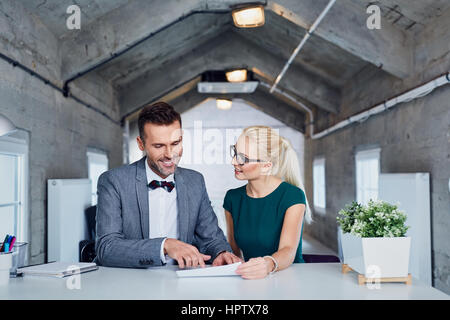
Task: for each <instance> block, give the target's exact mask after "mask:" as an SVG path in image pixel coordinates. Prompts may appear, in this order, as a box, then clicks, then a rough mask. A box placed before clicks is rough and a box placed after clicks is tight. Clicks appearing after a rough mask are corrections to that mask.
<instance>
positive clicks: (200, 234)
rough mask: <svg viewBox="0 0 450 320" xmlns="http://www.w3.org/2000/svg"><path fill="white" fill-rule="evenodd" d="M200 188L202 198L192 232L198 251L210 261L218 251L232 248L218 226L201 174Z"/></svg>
mask: <svg viewBox="0 0 450 320" xmlns="http://www.w3.org/2000/svg"><path fill="white" fill-rule="evenodd" d="M201 190H202V199H201V204H200V209H199V210H200V211H199V215H198V219H197V225H196V228H195V233H194V244H195V245H196V246H197V248H198V249H199V251H200V252H202V253H204V254H207V255H210V256H211V261H212V260H214V259H215V258H216V257H217V255H218V254H219V253H220V252H222V251H229V252H232V250H231V247H230V245H229V243H228V242H227V240H226V238H225V235H224V234H223V231H222V229H220V227H219V224H218V221H217V217H216V213H215V212H214V210H213V208H212V206H211V201H210V200H209V197H208V193H207V191H206V187H205V180H204V179H203V176H201Z"/></svg>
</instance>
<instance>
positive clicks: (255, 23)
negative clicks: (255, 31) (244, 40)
mask: <svg viewBox="0 0 450 320" xmlns="http://www.w3.org/2000/svg"><path fill="white" fill-rule="evenodd" d="M231 15H232V16H233V22H234V25H235V26H236V27H238V28H256V27H260V26H262V25H264V7H263V6H262V5H253V6H248V7H243V8H239V9H235V10H233V11H232V12H231Z"/></svg>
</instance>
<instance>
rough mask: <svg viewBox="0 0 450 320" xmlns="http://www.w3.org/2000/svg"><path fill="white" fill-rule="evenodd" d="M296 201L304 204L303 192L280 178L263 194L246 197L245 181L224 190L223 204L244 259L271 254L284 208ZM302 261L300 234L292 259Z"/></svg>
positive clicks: (274, 249) (276, 248)
mask: <svg viewBox="0 0 450 320" xmlns="http://www.w3.org/2000/svg"><path fill="white" fill-rule="evenodd" d="M298 203H302V204H306V197H305V193H304V192H303V190H302V189H300V188H298V187H296V186H293V185H291V184H289V183H287V182H284V181H283V182H282V183H281V184H280V185H279V186H278V187H277V188H276V189H275V190H274V191H273V192H272V193H270V194H268V195H267V196H265V197H263V198H252V197H249V196H248V195H247V191H246V185H244V186H242V187H240V188H236V189H231V190H228V191H227V194H226V195H225V199H224V202H223V208H224V209H225V210H227V211H229V212H230V213H231V215H232V217H233V227H234V239H235V241H236V243H237V245H238V246H239V248H240V249H241V250H242V253H243V254H244V259H245V261H248V260H249V259H250V258H254V257H264V256H267V255H271V254H273V253H274V252H276V251H277V250H278V245H279V242H280V235H281V229H282V227H283V222H284V215H285V213H286V210H287V209H288V208H289V207H291V206H293V205H295V204H298ZM303 220H304V219H303ZM301 234H303V222H302V228H301ZM304 262H305V261H304V260H303V256H302V235H301V236H300V242H299V245H298V248H297V253H296V255H295V259H294V263H304Z"/></svg>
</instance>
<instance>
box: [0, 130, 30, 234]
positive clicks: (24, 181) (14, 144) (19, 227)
mask: <svg viewBox="0 0 450 320" xmlns="http://www.w3.org/2000/svg"><path fill="white" fill-rule="evenodd" d="M0 153H2V154H7V155H13V156H16V157H18V164H17V177H16V178H17V181H19V182H18V184H19V189H18V190H17V193H18V201H17V204H16V205H18V210H17V216H16V217H15V219H16V221H15V223H16V231H17V234H16V235H15V236H16V238H17V241H19V242H28V234H29V209H28V208H29V203H28V183H29V167H28V159H29V158H28V143H27V141H26V140H22V139H17V138H13V137H0ZM0 241H1V240H0Z"/></svg>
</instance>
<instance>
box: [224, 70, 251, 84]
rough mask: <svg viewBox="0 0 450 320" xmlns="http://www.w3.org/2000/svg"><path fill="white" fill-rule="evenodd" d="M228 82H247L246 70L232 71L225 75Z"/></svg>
mask: <svg viewBox="0 0 450 320" xmlns="http://www.w3.org/2000/svg"><path fill="white" fill-rule="evenodd" d="M225 75H226V77H227V80H228V82H243V81H246V80H247V70H246V69H240V70H233V71H229V72H227V73H225Z"/></svg>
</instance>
